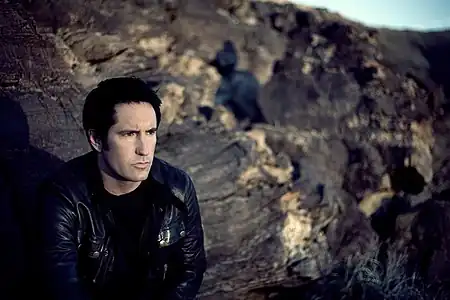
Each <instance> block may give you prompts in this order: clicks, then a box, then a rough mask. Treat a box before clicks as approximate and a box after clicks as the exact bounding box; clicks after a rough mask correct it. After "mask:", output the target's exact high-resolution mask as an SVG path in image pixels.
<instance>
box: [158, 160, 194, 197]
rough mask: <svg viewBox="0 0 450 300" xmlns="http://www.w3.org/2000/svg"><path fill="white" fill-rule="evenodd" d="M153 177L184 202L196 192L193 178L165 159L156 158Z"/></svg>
mask: <svg viewBox="0 0 450 300" xmlns="http://www.w3.org/2000/svg"><path fill="white" fill-rule="evenodd" d="M151 176H152V177H153V179H155V180H157V181H158V182H159V183H161V184H164V185H166V186H168V187H169V188H170V190H171V191H172V193H173V194H174V195H175V196H176V197H177V198H179V199H180V200H182V201H183V202H185V201H186V200H187V197H188V196H189V194H190V193H192V192H195V187H194V183H193V180H192V178H191V176H189V174H188V173H187V172H186V171H184V170H182V169H181V168H179V167H175V166H173V165H172V164H170V163H168V162H167V161H165V160H163V159H160V158H156V157H155V158H154V160H153V164H152V170H151Z"/></svg>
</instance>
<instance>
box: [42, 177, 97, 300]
mask: <svg viewBox="0 0 450 300" xmlns="http://www.w3.org/2000/svg"><path fill="white" fill-rule="evenodd" d="M39 201H40V204H41V210H40V218H39V226H40V228H39V229H40V244H39V245H40V251H39V254H40V256H41V263H42V265H41V269H42V280H43V284H44V289H45V291H46V293H47V294H48V296H49V297H50V299H55V300H63V299H64V300H90V299H91V298H90V296H89V295H88V294H87V292H86V291H85V290H84V288H83V286H82V284H81V282H80V279H79V277H78V274H77V261H78V257H77V246H76V236H77V235H76V232H77V229H76V221H77V220H76V216H77V214H76V209H75V208H74V207H73V204H72V203H71V201H69V199H68V198H66V197H65V196H64V195H63V193H62V192H60V191H58V189H57V188H56V187H55V186H53V185H46V187H45V188H42V189H41V191H40V193H39Z"/></svg>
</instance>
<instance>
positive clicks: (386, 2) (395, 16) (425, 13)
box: [292, 0, 450, 30]
mask: <svg viewBox="0 0 450 300" xmlns="http://www.w3.org/2000/svg"><path fill="white" fill-rule="evenodd" d="M292 1H293V2H296V3H299V4H305V5H308V6H315V7H325V8H328V9H329V10H331V11H335V12H339V13H340V14H342V15H343V16H345V17H347V18H350V19H353V20H356V21H360V22H362V23H365V24H367V25H372V26H382V27H390V28H395V29H404V28H410V29H415V30H430V29H444V28H448V29H450V0H292Z"/></svg>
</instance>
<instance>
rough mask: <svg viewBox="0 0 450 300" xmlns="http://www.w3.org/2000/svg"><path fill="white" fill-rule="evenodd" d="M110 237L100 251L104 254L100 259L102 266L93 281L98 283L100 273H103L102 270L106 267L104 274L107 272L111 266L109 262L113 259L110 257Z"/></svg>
mask: <svg viewBox="0 0 450 300" xmlns="http://www.w3.org/2000/svg"><path fill="white" fill-rule="evenodd" d="M110 240H111V239H110V238H108V239H107V241H106V243H105V245H104V246H103V247H102V249H101V250H100V253H101V255H102V257H101V260H100V266H99V267H98V269H97V272H96V274H95V276H94V279H92V282H93V283H97V280H98V279H99V276H100V274H101V273H102V270H103V269H105V272H103V275H104V274H106V271H108V268H109V262H110V261H111V259H110V257H111V256H112V255H109V242H110Z"/></svg>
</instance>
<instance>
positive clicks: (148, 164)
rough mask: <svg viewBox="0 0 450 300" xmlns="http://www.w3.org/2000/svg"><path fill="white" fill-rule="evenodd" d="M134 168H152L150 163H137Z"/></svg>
mask: <svg viewBox="0 0 450 300" xmlns="http://www.w3.org/2000/svg"><path fill="white" fill-rule="evenodd" d="M133 166H135V167H136V168H138V169H147V168H148V167H149V166H150V163H149V162H140V163H136V164H134V165H133Z"/></svg>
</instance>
